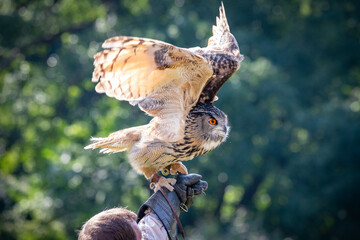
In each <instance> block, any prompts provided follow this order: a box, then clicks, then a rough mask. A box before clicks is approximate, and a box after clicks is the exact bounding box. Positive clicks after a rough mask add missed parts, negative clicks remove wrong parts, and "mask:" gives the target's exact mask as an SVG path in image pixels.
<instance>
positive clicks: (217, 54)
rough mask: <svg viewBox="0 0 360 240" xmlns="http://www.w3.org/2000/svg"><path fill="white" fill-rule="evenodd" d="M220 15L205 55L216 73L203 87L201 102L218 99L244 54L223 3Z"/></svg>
mask: <svg viewBox="0 0 360 240" xmlns="http://www.w3.org/2000/svg"><path fill="white" fill-rule="evenodd" d="M219 12H220V13H219V17H216V25H214V26H213V36H211V37H210V38H209V41H208V46H207V47H206V48H205V49H204V53H203V55H204V56H208V58H209V59H210V62H211V64H212V66H213V69H214V75H213V76H212V78H211V79H210V80H209V81H208V83H207V84H206V86H205V88H204V89H203V91H202V93H201V96H200V99H199V102H213V101H216V94H217V92H218V91H219V90H220V88H221V86H222V85H223V84H224V83H225V82H226V80H228V79H229V78H230V77H231V75H233V74H234V73H235V72H236V71H237V70H238V68H239V66H240V62H241V61H242V60H243V59H244V56H243V55H241V54H240V50H239V46H238V43H237V41H236V39H235V37H234V35H232V34H231V32H230V28H229V24H228V22H227V19H226V15H225V8H224V5H223V3H221V6H220V8H219Z"/></svg>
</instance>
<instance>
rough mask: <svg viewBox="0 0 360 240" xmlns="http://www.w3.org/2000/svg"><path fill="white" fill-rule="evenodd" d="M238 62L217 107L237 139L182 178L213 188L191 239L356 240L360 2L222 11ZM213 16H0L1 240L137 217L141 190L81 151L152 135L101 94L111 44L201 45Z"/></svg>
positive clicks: (117, 4) (199, 11)
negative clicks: (120, 211)
mask: <svg viewBox="0 0 360 240" xmlns="http://www.w3.org/2000/svg"><path fill="white" fill-rule="evenodd" d="M224 5H225V9H226V13H227V17H228V21H229V24H230V29H231V31H232V32H233V34H234V35H235V37H236V38H237V40H238V43H239V46H240V49H241V53H242V54H244V55H245V60H244V62H243V63H242V65H241V68H240V70H239V71H238V72H237V73H236V74H235V75H234V76H233V77H232V78H231V79H230V80H229V81H228V82H227V83H226V84H225V85H224V87H223V88H222V89H221V90H220V92H219V95H218V96H219V101H217V102H216V104H215V105H216V106H218V107H219V108H221V109H223V110H224V112H226V113H227V114H228V116H229V121H230V124H231V128H232V131H231V133H230V136H229V139H228V140H227V142H226V143H224V144H222V145H221V146H220V147H219V148H217V149H216V150H214V151H213V152H211V153H209V154H207V155H205V156H202V157H198V158H197V159H194V160H192V161H190V162H187V163H185V164H186V165H187V167H188V169H189V170H190V172H196V173H200V174H202V175H203V178H204V179H205V180H207V181H208V182H209V189H208V190H207V194H206V196H201V197H200V198H198V199H197V200H196V201H195V204H194V205H193V207H192V209H191V211H190V212H189V213H184V214H182V216H181V219H182V222H183V224H184V226H185V232H186V234H187V236H188V239H200V240H201V239H220V238H221V239H249V240H251V239H261V240H267V239H275V240H277V239H284V240H296V239H310V240H311V239H327V240H328V239H330V240H335V239H338V240H344V239H360V231H359V226H360V207H359V203H360V191H359V185H360V171H359V170H360V147H359V144H360V1H357V0H343V1H340V0H339V1H330V0H329V1H325V0H317V1H315V0H286V1H285V0H280V1H279V0H277V1H275V0H242V1H230V0H229V1H227V0H225V1H224ZM219 6H220V1H215V0H206V1H205V0H202V1H184V0H175V1H171V0H165V1H151V0H123V1H110V0H104V1H100V0H88V1H83V0H81V1H76V0H58V1H57V0H38V1H27V0H2V1H1V2H0V91H1V95H0V104H1V105H0V239H75V238H76V236H77V234H76V230H77V229H79V228H80V227H81V225H82V223H84V221H86V220H87V219H88V218H90V217H91V216H92V215H94V214H95V213H97V212H99V211H101V210H104V209H105V208H110V207H114V206H120V205H121V206H128V208H129V209H131V210H133V211H136V210H137V208H138V207H139V206H140V204H141V203H142V202H144V201H145V200H146V199H147V197H148V196H149V195H150V191H149V189H148V183H147V182H146V180H145V178H144V177H143V176H140V175H137V174H136V173H135V172H134V171H133V170H132V169H131V168H130V166H129V164H128V163H127V160H126V157H125V154H122V153H120V154H112V155H101V154H99V153H98V152H97V151H88V150H84V149H83V147H84V146H85V145H86V144H88V143H89V138H90V136H107V134H109V133H111V132H113V131H115V130H118V129H122V128H126V127H130V126H134V125H140V124H144V123H146V122H147V121H149V117H147V116H145V114H143V113H142V112H141V111H140V110H139V109H138V108H134V107H130V105H129V104H128V103H127V102H118V101H116V100H115V99H110V98H108V97H106V96H105V95H100V94H97V93H95V90H94V87H95V84H93V83H92V82H91V80H90V79H91V73H92V70H93V66H92V62H93V55H94V54H95V53H96V52H98V51H100V49H101V43H102V42H103V41H104V40H105V39H107V38H109V37H112V36H116V35H131V36H141V37H148V38H155V39H160V40H163V41H167V42H170V43H172V44H174V45H177V46H181V47H193V46H206V44H207V39H208V38H209V37H210V36H211V26H212V25H213V24H214V23H215V16H217V15H218V7H219Z"/></svg>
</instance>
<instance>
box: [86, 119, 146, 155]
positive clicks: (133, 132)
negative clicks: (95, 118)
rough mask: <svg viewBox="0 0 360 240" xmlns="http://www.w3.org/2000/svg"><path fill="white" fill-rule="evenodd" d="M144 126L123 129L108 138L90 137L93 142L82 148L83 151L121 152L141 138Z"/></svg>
mask: <svg viewBox="0 0 360 240" xmlns="http://www.w3.org/2000/svg"><path fill="white" fill-rule="evenodd" d="M144 127H146V125H145V126H138V127H132V128H127V129H123V130H120V131H117V132H114V133H112V134H110V135H109V136H108V137H105V138H100V137H92V138H91V139H90V140H91V141H92V142H93V143H92V144H90V145H87V146H86V147H84V148H85V149H95V148H101V149H100V152H101V153H116V152H123V151H126V150H128V149H129V148H131V147H132V146H133V145H134V144H135V143H136V142H137V141H139V140H140V138H141V133H142V131H143V130H144Z"/></svg>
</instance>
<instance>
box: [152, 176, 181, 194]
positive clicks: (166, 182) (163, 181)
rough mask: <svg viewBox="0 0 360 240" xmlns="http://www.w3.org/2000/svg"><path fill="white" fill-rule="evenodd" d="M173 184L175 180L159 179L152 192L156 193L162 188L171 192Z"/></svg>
mask: <svg viewBox="0 0 360 240" xmlns="http://www.w3.org/2000/svg"><path fill="white" fill-rule="evenodd" d="M175 183H176V179H175V178H164V177H160V178H159V181H158V182H157V183H156V184H155V188H154V192H157V191H158V190H159V189H160V188H162V187H165V188H167V189H168V190H169V191H170V192H171V191H173V190H174V187H173V186H171V185H174V184H175Z"/></svg>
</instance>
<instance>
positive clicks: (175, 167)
mask: <svg viewBox="0 0 360 240" xmlns="http://www.w3.org/2000/svg"><path fill="white" fill-rule="evenodd" d="M177 172H180V173H182V174H188V170H187V168H186V167H185V165H184V164H182V163H174V164H171V166H170V173H171V175H175V174H176V173H177Z"/></svg>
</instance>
